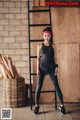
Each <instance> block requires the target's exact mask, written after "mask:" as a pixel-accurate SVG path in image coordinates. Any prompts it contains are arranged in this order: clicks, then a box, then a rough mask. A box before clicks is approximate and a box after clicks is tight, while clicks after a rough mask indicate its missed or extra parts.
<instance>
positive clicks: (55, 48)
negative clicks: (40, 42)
mask: <svg viewBox="0 0 80 120" xmlns="http://www.w3.org/2000/svg"><path fill="white" fill-rule="evenodd" d="M53 48H54V62H55V75H56V74H57V72H58V59H57V46H56V44H53Z"/></svg>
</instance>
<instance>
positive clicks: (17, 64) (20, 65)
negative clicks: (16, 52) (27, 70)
mask: <svg viewBox="0 0 80 120" xmlns="http://www.w3.org/2000/svg"><path fill="white" fill-rule="evenodd" d="M15 66H17V67H26V62H23V61H21V62H20V61H18V62H15Z"/></svg>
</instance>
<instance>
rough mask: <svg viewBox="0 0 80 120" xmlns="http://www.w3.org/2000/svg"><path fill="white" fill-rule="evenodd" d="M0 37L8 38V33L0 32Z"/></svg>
mask: <svg viewBox="0 0 80 120" xmlns="http://www.w3.org/2000/svg"><path fill="white" fill-rule="evenodd" d="M0 36H4V37H7V36H9V32H8V31H0Z"/></svg>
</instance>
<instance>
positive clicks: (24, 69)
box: [21, 67, 29, 73]
mask: <svg viewBox="0 0 80 120" xmlns="http://www.w3.org/2000/svg"><path fill="white" fill-rule="evenodd" d="M21 69H22V70H21V71H22V73H29V68H26V67H24V68H21Z"/></svg>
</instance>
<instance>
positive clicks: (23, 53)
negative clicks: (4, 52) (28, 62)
mask: <svg viewBox="0 0 80 120" xmlns="http://www.w3.org/2000/svg"><path fill="white" fill-rule="evenodd" d="M15 54H16V55H17V54H18V55H27V54H28V49H16V50H15Z"/></svg>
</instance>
